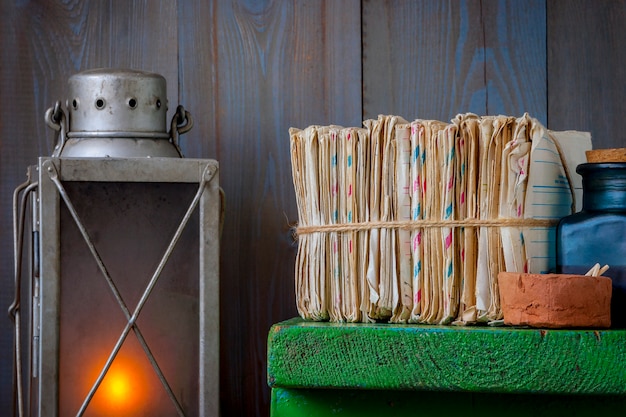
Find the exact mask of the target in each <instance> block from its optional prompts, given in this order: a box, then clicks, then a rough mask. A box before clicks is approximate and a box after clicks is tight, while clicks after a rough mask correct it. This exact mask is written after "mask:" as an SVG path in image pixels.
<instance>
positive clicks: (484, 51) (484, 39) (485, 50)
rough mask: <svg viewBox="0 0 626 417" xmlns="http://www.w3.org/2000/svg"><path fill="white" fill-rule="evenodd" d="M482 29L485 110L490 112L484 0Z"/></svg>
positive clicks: (481, 16)
mask: <svg viewBox="0 0 626 417" xmlns="http://www.w3.org/2000/svg"><path fill="white" fill-rule="evenodd" d="M479 7H480V29H481V31H482V35H483V39H482V41H483V85H484V87H485V112H486V113H487V114H489V87H488V85H487V35H486V33H485V9H484V8H483V0H480V4H479Z"/></svg>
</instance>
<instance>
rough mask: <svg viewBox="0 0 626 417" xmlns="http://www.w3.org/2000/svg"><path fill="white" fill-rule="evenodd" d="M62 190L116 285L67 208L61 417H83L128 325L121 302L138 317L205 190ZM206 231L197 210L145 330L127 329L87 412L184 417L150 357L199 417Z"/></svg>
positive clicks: (136, 186) (63, 220)
mask: <svg viewBox="0 0 626 417" xmlns="http://www.w3.org/2000/svg"><path fill="white" fill-rule="evenodd" d="M64 187H65V189H66V191H67V193H68V196H69V197H70V199H71V201H72V202H73V205H74V207H75V209H76V212H77V214H78V216H79V217H80V219H81V222H82V223H83V225H84V227H85V229H86V230H87V233H88V234H89V237H90V239H91V241H92V243H93V245H94V247H95V248H96V251H97V252H98V254H99V256H100V258H101V259H102V263H103V264H104V266H105V267H106V270H107V271H108V275H109V276H110V278H111V280H112V282H113V283H114V286H115V289H112V288H111V286H110V284H109V283H107V280H106V278H105V276H104V275H103V273H102V272H101V270H100V268H99V267H98V264H97V262H96V260H95V258H94V257H93V256H92V254H91V253H90V251H89V248H88V246H87V244H86V242H85V240H84V239H83V238H82V236H81V233H80V231H79V228H78V227H77V225H76V223H75V221H74V219H73V218H72V216H71V214H70V212H69V211H68V210H67V208H66V207H65V206H64V204H61V206H62V207H61V210H60V230H61V236H60V255H61V260H60V269H61V280H60V308H59V314H60V318H59V331H60V341H61V342H60V347H59V399H60V401H59V413H60V415H75V414H76V413H77V411H78V410H79V409H80V407H81V405H82V403H83V401H84V400H85V398H86V396H87V395H88V393H89V391H90V390H91V389H92V386H93V384H94V382H95V381H96V379H97V378H98V375H99V374H100V373H101V371H102V368H103V367H104V365H105V363H106V361H107V359H108V358H109V355H111V352H112V351H113V349H114V347H115V346H116V343H117V342H118V339H120V336H121V335H122V333H123V331H124V329H125V327H126V326H127V323H128V320H127V314H128V313H126V314H125V312H124V306H123V305H125V306H126V309H127V312H129V313H130V314H131V315H132V314H133V312H134V311H135V310H136V308H137V306H138V304H139V303H140V300H141V299H142V296H144V292H145V291H146V287H147V286H148V284H149V282H150V280H151V278H152V277H153V275H154V274H155V271H156V269H157V267H158V265H159V262H160V261H161V259H162V257H163V255H164V253H165V252H166V249H167V247H168V245H170V240H171V238H172V236H173V235H174V233H175V231H176V229H177V227H178V226H179V224H180V221H181V219H182V218H183V216H184V214H185V212H186V210H187V209H188V207H189V204H190V203H191V200H192V199H193V197H194V194H195V192H196V191H197V184H183V183H144V182H123V183H122V182H80V181H78V182H67V183H65V184H64ZM196 211H197V210H196ZM198 229H199V219H198V214H197V213H194V215H192V217H191V219H190V220H189V223H188V224H187V226H186V227H185V230H184V232H183V234H182V236H181V238H180V240H179V241H178V242H177V244H176V245H175V247H174V250H173V252H172V253H171V255H170V257H169V258H168V260H167V263H166V264H165V267H164V269H163V271H162V272H161V274H160V275H159V278H158V280H157V282H156V285H155V286H154V288H153V290H152V291H151V292H150V294H149V295H148V297H147V299H146V301H145V304H143V308H142V309H141V311H140V314H139V316H138V318H137V321H136V323H137V326H136V328H137V329H138V332H139V333H138V332H137V331H135V329H131V331H130V332H128V335H127V336H126V338H125V339H124V342H123V344H122V345H121V348H120V349H119V352H118V353H117V355H116V356H115V359H114V360H113V362H112V364H111V367H110V368H109V370H108V372H107V374H106V376H105V377H104V379H103V380H102V383H101V384H100V386H99V387H98V389H97V391H96V392H95V394H94V396H93V398H92V400H91V401H90V403H89V406H88V407H87V409H86V412H85V414H84V415H85V416H105V415H106V416H109V415H116V416H126V415H128V416H131V415H132V416H136V415H150V416H171V415H176V409H175V406H174V404H173V402H172V400H171V399H170V398H169V397H168V394H167V392H166V389H165V387H164V385H163V383H162V381H160V379H159V376H158V373H157V371H156V370H155V369H154V367H153V365H152V364H151V360H150V359H151V358H150V356H151V355H152V356H153V358H154V361H156V363H157V364H158V366H159V368H160V370H161V372H162V374H163V376H164V377H165V379H166V381H167V383H168V384H169V386H170V388H171V390H172V392H173V394H174V395H175V397H176V398H177V401H178V402H179V403H180V405H181V406H182V408H183V410H184V412H185V415H186V416H196V415H198V378H199V375H198V368H199V366H198V362H199V360H198V357H199V354H198V340H199V323H198V309H199V299H198V294H199V288H198V285H199V284H198V276H199V261H198V256H197V254H198V251H199V237H198ZM115 291H118V292H119V296H120V298H121V300H122V303H123V305H121V304H120V302H119V301H118V300H117V299H116V297H115V295H114V293H115ZM141 338H142V339H143V340H145V345H147V347H148V349H149V351H150V352H151V353H147V352H146V349H145V347H144V346H142V344H141V343H140V340H141Z"/></svg>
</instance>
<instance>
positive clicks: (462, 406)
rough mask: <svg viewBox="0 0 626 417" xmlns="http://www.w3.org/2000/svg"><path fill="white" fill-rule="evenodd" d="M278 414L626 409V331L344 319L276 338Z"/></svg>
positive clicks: (296, 322) (278, 330)
mask: <svg viewBox="0 0 626 417" xmlns="http://www.w3.org/2000/svg"><path fill="white" fill-rule="evenodd" d="M267 373H268V383H269V385H270V387H271V388H272V402H271V415H272V416H274V417H280V416H340V415H345V416H349V415H359V416H422V415H436V416H445V415H454V416H464V415H482V416H489V415H494V416H495V415H506V416H518V415H519V416H522V415H551V416H554V415H557V416H558V415H563V416H584V415H593V416H604V415H620V416H622V415H626V414H624V413H625V411H626V330H596V331H594V330H540V329H520V328H511V327H495V328H491V327H475V326H473V327H453V326H423V325H391V324H337V323H326V322H307V321H304V320H302V319H300V318H295V319H291V320H288V321H285V322H282V323H278V324H275V325H274V326H272V328H271V329H270V332H269V337H268V363H267Z"/></svg>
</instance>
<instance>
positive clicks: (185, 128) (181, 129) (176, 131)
mask: <svg viewBox="0 0 626 417" xmlns="http://www.w3.org/2000/svg"><path fill="white" fill-rule="evenodd" d="M192 127H193V118H192V117H191V113H189V112H188V111H187V110H185V108H184V107H183V106H181V105H179V106H178V107H176V112H175V113H174V116H173V117H172V122H171V124H170V141H171V142H172V144H173V145H174V146H175V147H176V150H177V151H178V153H179V154H181V155H182V152H181V150H180V145H179V139H178V138H179V136H180V135H182V134H183V133H187V132H189V131H190V130H191V128H192Z"/></svg>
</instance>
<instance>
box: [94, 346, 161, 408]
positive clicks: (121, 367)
mask: <svg viewBox="0 0 626 417" xmlns="http://www.w3.org/2000/svg"><path fill="white" fill-rule="evenodd" d="M99 371H100V369H98V370H97V372H99ZM147 371H149V369H148V370H147V369H145V368H144V367H143V366H141V365H140V364H139V363H137V362H135V361H133V360H131V359H129V358H128V357H123V356H121V357H120V356H118V357H117V358H116V359H115V360H114V361H113V364H112V365H111V368H110V369H109V371H108V372H107V374H106V376H105V377H104V379H103V380H102V383H101V384H100V387H98V390H97V391H96V393H95V395H94V397H93V399H92V401H91V403H90V404H89V407H88V410H90V411H91V412H93V413H94V414H96V415H103V416H104V415H106V416H118V417H122V416H133V415H137V414H138V413H139V411H144V410H145V409H146V405H147V404H146V403H147V399H148V392H147V387H146V382H147V378H146V372H147ZM96 375H97V374H96Z"/></svg>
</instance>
